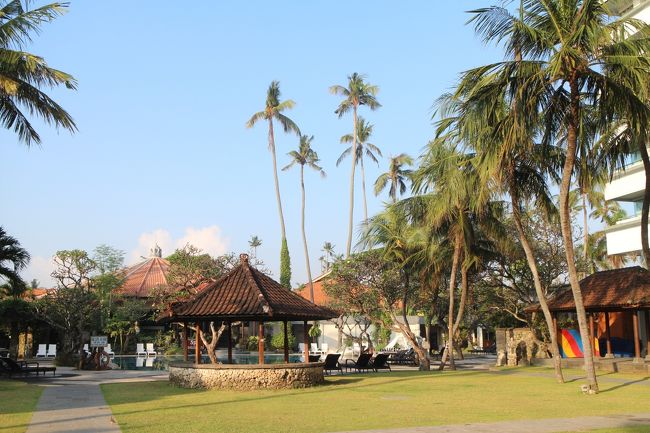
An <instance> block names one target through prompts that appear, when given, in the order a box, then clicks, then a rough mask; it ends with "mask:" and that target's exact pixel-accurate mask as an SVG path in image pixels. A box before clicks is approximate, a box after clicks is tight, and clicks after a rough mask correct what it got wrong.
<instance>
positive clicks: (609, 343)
mask: <svg viewBox="0 0 650 433" xmlns="http://www.w3.org/2000/svg"><path fill="white" fill-rule="evenodd" d="M605 333H606V336H607V354H606V355H605V357H606V358H613V357H614V354H613V353H612V331H611V330H610V328H609V312H608V311H605Z"/></svg>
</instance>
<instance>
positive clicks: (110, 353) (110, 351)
mask: <svg viewBox="0 0 650 433" xmlns="http://www.w3.org/2000/svg"><path fill="white" fill-rule="evenodd" d="M104 352H106V354H107V355H108V356H109V357H111V358H114V357H115V352H113V348H112V347H111V345H110V344H107V345H106V347H104Z"/></svg>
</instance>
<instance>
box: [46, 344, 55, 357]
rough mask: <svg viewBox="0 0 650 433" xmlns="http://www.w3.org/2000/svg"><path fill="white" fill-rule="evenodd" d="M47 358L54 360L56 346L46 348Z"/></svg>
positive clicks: (51, 345)
mask: <svg viewBox="0 0 650 433" xmlns="http://www.w3.org/2000/svg"><path fill="white" fill-rule="evenodd" d="M47 357H48V358H56V344H50V345H48V346H47Z"/></svg>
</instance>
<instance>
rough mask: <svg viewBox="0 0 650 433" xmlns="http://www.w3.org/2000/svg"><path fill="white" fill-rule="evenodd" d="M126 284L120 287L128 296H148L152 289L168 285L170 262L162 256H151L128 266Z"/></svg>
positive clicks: (125, 277)
mask: <svg viewBox="0 0 650 433" xmlns="http://www.w3.org/2000/svg"><path fill="white" fill-rule="evenodd" d="M123 272H124V274H123V275H124V279H125V280H124V284H123V285H122V287H121V288H120V291H121V293H123V294H124V295H126V296H134V297H138V298H147V297H149V296H150V294H151V289H153V288H155V287H160V286H165V285H167V273H168V272H169V262H168V261H167V260H165V259H163V258H162V257H150V258H149V259H147V260H145V261H144V262H141V263H138V264H137V265H133V266H131V267H129V268H126V269H125V270H124V271H123Z"/></svg>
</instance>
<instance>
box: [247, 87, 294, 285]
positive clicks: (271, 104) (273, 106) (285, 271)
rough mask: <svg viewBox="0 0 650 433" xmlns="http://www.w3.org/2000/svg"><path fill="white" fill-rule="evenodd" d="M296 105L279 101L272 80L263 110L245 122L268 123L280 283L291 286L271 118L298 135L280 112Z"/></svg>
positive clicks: (277, 91) (291, 123) (278, 88)
mask: <svg viewBox="0 0 650 433" xmlns="http://www.w3.org/2000/svg"><path fill="white" fill-rule="evenodd" d="M295 105H296V103H295V102H293V101H292V100H291V99H287V100H286V101H280V83H279V82H278V81H272V82H271V85H270V86H269V88H268V90H267V92H266V106H265V107H264V110H262V111H258V112H257V113H255V114H253V115H252V116H251V118H250V119H249V120H248V122H247V123H246V127H248V128H252V127H253V126H255V124H256V123H257V122H258V121H260V120H266V121H267V122H268V124H269V151H270V152H271V157H272V159H273V179H274V181H275V197H276V200H277V202H278V213H279V215H280V231H281V234H282V247H281V251H280V283H281V284H282V285H283V286H285V287H290V286H291V263H290V258H289V248H288V246H287V233H286V229H285V225H284V214H283V213H282V198H281V197H280V181H279V180H278V165H277V161H276V157H275V136H274V133H273V120H276V121H278V122H280V125H282V128H283V129H284V132H287V133H288V132H294V133H296V134H297V135H298V136H300V129H298V126H297V125H296V124H295V123H294V122H293V120H291V119H289V118H288V117H287V116H285V115H284V114H282V112H283V111H285V110H290V109H292V108H293V107H294V106H295Z"/></svg>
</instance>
